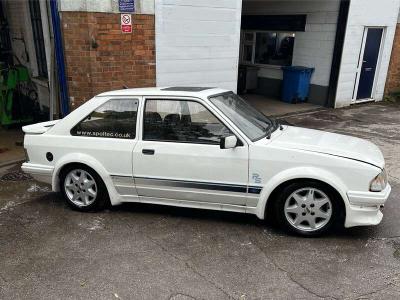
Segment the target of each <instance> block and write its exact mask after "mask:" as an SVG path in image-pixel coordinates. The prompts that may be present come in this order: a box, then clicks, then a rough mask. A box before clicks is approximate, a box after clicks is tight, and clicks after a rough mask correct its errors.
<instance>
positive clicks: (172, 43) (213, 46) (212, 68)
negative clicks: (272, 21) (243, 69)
mask: <svg viewBox="0 0 400 300" xmlns="http://www.w3.org/2000/svg"><path fill="white" fill-rule="evenodd" d="M155 16H156V61H157V68H156V70H157V85H158V86H173V85H186V86H212V87H222V88H226V89H229V90H233V91H236V85H237V68H238V59H239V42H240V18H241V0H156V2H155Z"/></svg>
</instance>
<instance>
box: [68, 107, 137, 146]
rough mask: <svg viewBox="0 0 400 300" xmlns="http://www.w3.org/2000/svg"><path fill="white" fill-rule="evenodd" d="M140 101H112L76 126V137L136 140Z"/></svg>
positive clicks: (74, 129) (74, 132)
mask: <svg viewBox="0 0 400 300" xmlns="http://www.w3.org/2000/svg"><path fill="white" fill-rule="evenodd" d="M138 105H139V100H137V99H112V100H109V101H107V102H106V103H104V104H103V105H101V106H100V107H98V108H96V109H95V110H94V111H93V112H92V113H91V114H90V115H89V116H87V117H86V118H85V119H84V120H82V121H81V122H79V123H78V124H77V125H75V127H74V128H72V130H71V134H72V135H75V136H89V137H103V138H116V139H134V138H135V136H136V119H137V111H138Z"/></svg>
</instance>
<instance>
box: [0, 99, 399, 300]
mask: <svg viewBox="0 0 400 300" xmlns="http://www.w3.org/2000/svg"><path fill="white" fill-rule="evenodd" d="M286 121H287V122H289V123H292V124H296V125H299V126H305V127H310V128H320V129H324V130H328V131H332V132H338V133H345V134H350V135H355V136H359V137H363V138H366V139H368V140H371V141H373V142H374V143H376V144H378V145H379V146H380V147H381V148H382V150H383V152H384V154H385V156H386V159H387V166H388V169H389V174H390V182H391V184H392V186H393V192H392V194H391V197H390V200H389V202H388V204H387V206H386V207H385V211H384V214H385V217H384V219H383V222H382V224H381V225H379V226H376V227H366V228H353V229H348V230H341V231H336V232H333V233H332V234H330V235H327V236H324V237H321V238H318V239H305V238H299V237H293V236H288V235H286V234H285V233H283V232H281V231H280V230H278V229H275V228H272V227H270V226H268V225H265V224H264V223H263V222H261V221H259V220H257V219H256V218H255V217H253V216H250V215H248V216H247V215H242V214H235V213H226V212H213V211H202V210H194V209H181V208H173V207H164V206H153V205H139V204H135V205H122V206H118V207H114V208H111V209H110V210H107V211H104V212H100V213H89V214H83V213H78V212H74V211H72V210H70V209H69V208H67V207H66V205H65V204H64V202H63V200H62V198H61V196H60V195H58V194H54V193H51V192H49V188H48V187H46V186H44V185H42V184H37V183H35V182H34V181H32V180H30V179H27V178H24V177H23V176H22V174H20V173H18V172H17V171H18V170H19V168H18V167H13V168H12V169H9V170H5V169H4V168H3V169H2V170H0V173H2V174H6V175H5V177H3V179H2V180H1V181H0V237H1V243H0V299H175V300H176V299H180V300H183V299H241V300H243V299H399V298H400V201H399V200H400V199H399V198H400V197H399V196H400V174H399V172H400V171H399V170H400V157H399V156H400V106H398V105H388V104H372V105H371V104H370V105H363V106H355V107H352V108H350V109H339V110H324V111H319V112H314V113H311V114H303V115H298V116H293V117H286Z"/></svg>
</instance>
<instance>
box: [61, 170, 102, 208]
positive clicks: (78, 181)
mask: <svg viewBox="0 0 400 300" xmlns="http://www.w3.org/2000/svg"><path fill="white" fill-rule="evenodd" d="M64 189H65V194H66V195H67V197H68V199H69V200H70V201H71V202H72V203H73V204H75V205H76V206H79V207H86V206H89V205H91V204H92V203H93V202H94V201H95V200H96V197H97V185H96V181H95V180H94V178H93V177H92V176H91V175H90V174H89V173H88V172H87V171H85V170H82V169H75V170H71V171H70V172H69V173H68V174H67V176H66V177H65V180H64Z"/></svg>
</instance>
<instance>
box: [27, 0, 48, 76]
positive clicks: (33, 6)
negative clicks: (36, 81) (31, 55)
mask: <svg viewBox="0 0 400 300" xmlns="http://www.w3.org/2000/svg"><path fill="white" fill-rule="evenodd" d="M29 10H30V15H31V24H32V32H33V41H34V44H35V53H36V61H37V66H38V75H39V76H40V77H44V78H48V72H47V62H46V50H45V47H44V38H43V27H42V17H41V14H40V4H39V0H29Z"/></svg>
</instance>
